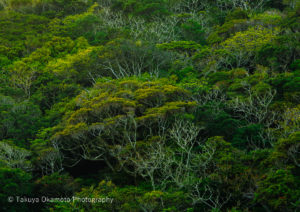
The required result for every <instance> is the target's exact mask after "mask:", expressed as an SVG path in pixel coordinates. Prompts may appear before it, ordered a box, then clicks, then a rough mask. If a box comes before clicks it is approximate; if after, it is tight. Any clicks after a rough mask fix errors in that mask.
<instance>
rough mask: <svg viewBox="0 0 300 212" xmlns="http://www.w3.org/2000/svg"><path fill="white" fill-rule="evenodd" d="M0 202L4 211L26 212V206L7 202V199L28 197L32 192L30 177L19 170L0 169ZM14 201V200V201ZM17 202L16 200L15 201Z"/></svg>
mask: <svg viewBox="0 0 300 212" xmlns="http://www.w3.org/2000/svg"><path fill="white" fill-rule="evenodd" d="M0 179H1V180H0V202H1V206H0V208H1V210H4V211H20V210H22V211H27V210H28V205H27V204H26V203H25V204H18V203H16V202H14V203H10V202H8V197H10V196H11V197H13V198H15V197H17V196H18V197H23V196H29V195H30V194H31V191H32V184H31V183H30V180H31V175H30V174H29V173H26V172H24V171H22V170H21V169H11V168H3V167H1V168H0ZM14 200H15V199H14ZM16 201H17V200H16Z"/></svg>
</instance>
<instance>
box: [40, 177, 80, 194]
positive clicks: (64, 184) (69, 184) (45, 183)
mask: <svg viewBox="0 0 300 212" xmlns="http://www.w3.org/2000/svg"><path fill="white" fill-rule="evenodd" d="M78 186H79V185H78V184H77V183H76V181H74V179H73V178H72V177H71V176H69V175H68V174H58V173H57V172H56V173H53V174H51V175H46V176H43V177H42V178H40V179H38V180H36V181H35V187H34V189H35V194H36V195H38V196H46V197H49V198H50V197H53V198H57V197H71V196H73V195H74V193H75V191H77V190H78Z"/></svg>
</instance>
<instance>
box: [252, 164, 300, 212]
mask: <svg viewBox="0 0 300 212" xmlns="http://www.w3.org/2000/svg"><path fill="white" fill-rule="evenodd" d="M258 184H259V188H258V190H257V193H256V196H255V201H256V202H259V203H262V204H266V205H267V206H269V207H270V209H272V210H282V209H284V210H287V211H293V210H295V209H296V208H297V206H298V205H299V197H300V190H299V179H297V177H296V176H294V175H293V174H292V173H291V170H289V169H279V170H276V171H272V172H270V173H268V174H267V175H266V176H265V177H264V178H263V179H262V180H261V181H260V182H259V183H258Z"/></svg>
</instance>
